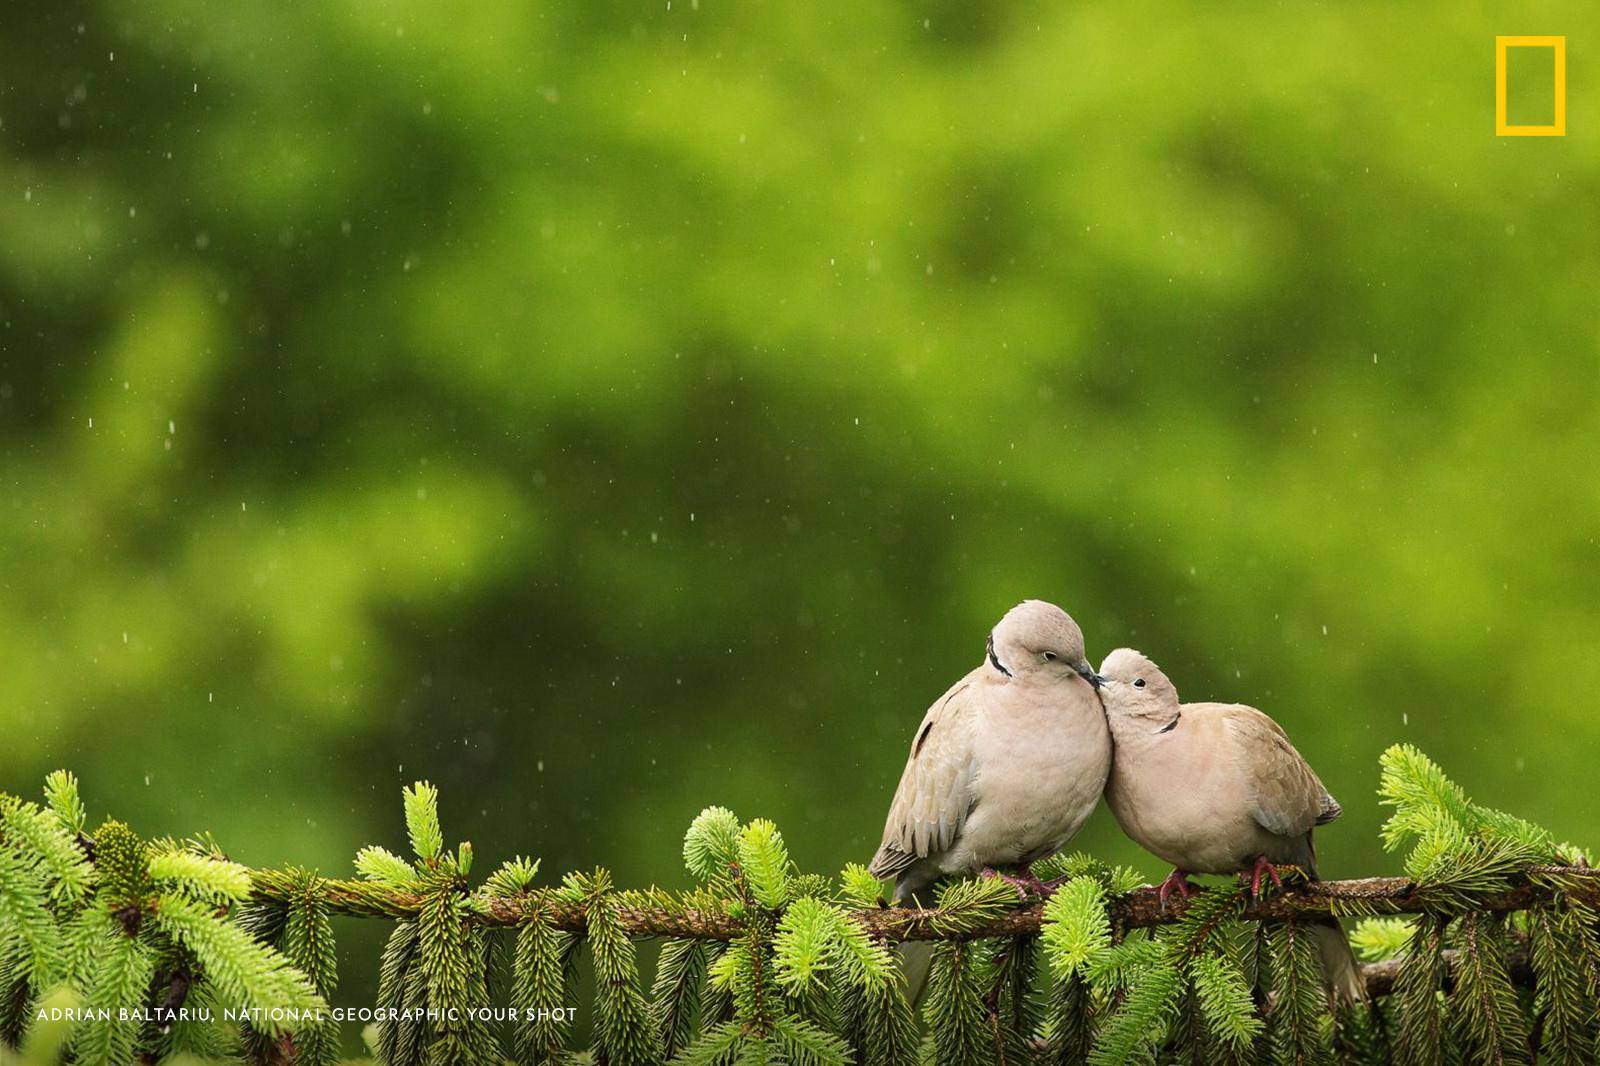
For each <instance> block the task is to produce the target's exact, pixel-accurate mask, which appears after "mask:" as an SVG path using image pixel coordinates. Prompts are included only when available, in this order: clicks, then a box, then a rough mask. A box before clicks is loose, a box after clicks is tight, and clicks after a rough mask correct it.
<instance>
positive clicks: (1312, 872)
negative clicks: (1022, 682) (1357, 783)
mask: <svg viewBox="0 0 1600 1066" xmlns="http://www.w3.org/2000/svg"><path fill="white" fill-rule="evenodd" d="M1100 674H1101V675H1102V676H1101V685H1100V698H1101V700H1102V702H1103V703H1104V705H1105V709H1106V718H1107V720H1108V721H1109V723H1110V726H1111V737H1112V742H1113V745H1114V749H1115V754H1114V755H1113V758H1112V766H1111V776H1110V779H1109V780H1108V781H1107V783H1106V803H1107V805H1108V806H1109V807H1110V808H1111V813H1112V815H1114V816H1115V817H1116V819H1117V824H1118V825H1120V826H1122V830H1123V832H1125V833H1127V834H1128V836H1130V837H1132V838H1133V840H1134V841H1135V842H1136V843H1137V844H1139V846H1141V847H1143V848H1144V849H1145V850H1146V851H1149V852H1150V853H1151V854H1153V855H1155V856H1156V857H1157V858H1159V859H1161V860H1162V861H1164V862H1169V863H1171V864H1172V867H1173V870H1172V873H1171V875H1170V876H1168V877H1167V879H1166V880H1165V881H1163V882H1162V883H1161V888H1160V899H1161V904H1162V906H1163V907H1165V906H1166V903H1167V899H1168V897H1169V896H1170V895H1171V894H1172V893H1173V892H1177V893H1179V894H1180V895H1182V896H1183V897H1184V898H1186V899H1187V898H1188V896H1189V893H1190V892H1191V891H1192V886H1191V885H1190V884H1189V879H1188V875H1189V874H1191V873H1206V874H1231V873H1237V874H1239V875H1240V877H1241V879H1242V880H1246V881H1247V883H1248V884H1249V888H1250V892H1251V894H1252V895H1254V896H1259V895H1260V894H1261V884H1262V878H1263V877H1266V878H1270V879H1271V881H1272V882H1273V883H1274V884H1275V885H1278V886H1279V887H1281V886H1282V884H1283V882H1282V880H1281V878H1280V877H1279V874H1278V870H1277V866H1279V865H1284V864H1291V865H1294V866H1297V867H1299V868H1300V869H1301V870H1303V871H1304V872H1305V874H1306V876H1307V877H1309V878H1311V879H1312V880H1316V879H1317V857H1316V852H1315V850H1314V849H1313V847H1312V842H1311V833H1312V830H1313V829H1314V828H1315V827H1316V826H1319V825H1326V824H1327V823H1328V822H1331V821H1333V820H1334V819H1335V818H1337V817H1339V815H1340V814H1341V813H1342V812H1341V811H1340V809H1339V804H1338V803H1337V802H1335V800H1334V798H1333V797H1332V796H1330V795H1329V794H1328V790H1327V789H1325V788H1323V787H1322V782H1321V780H1319V779H1318V777H1317V775H1316V772H1315V771H1313V770H1312V769H1311V767H1310V766H1309V765H1307V763H1306V761H1305V759H1303V758H1302V757H1301V756H1300V753H1299V752H1298V751H1296V750H1295V749H1294V745H1293V744H1290V743H1289V738H1288V736H1287V735H1286V734H1285V733H1284V731H1283V730H1282V729H1281V728H1279V726H1278V723H1276V722H1274V721H1273V720H1272V719H1271V718H1268V717H1267V716H1266V715H1265V714H1263V713H1262V712H1260V711H1258V710H1256V709H1255V708H1254V707H1246V706H1244V705H1243V704H1238V703H1180V702H1179V700H1178V690H1177V689H1176V688H1175V687H1173V684H1172V682H1171V681H1170V680H1169V679H1168V678H1167V675H1166V674H1164V673H1162V672H1161V670H1160V669H1159V668H1158V667H1157V666H1156V665H1155V663H1153V662H1151V661H1150V660H1149V659H1147V658H1145V657H1144V656H1143V655H1141V654H1140V653H1139V652H1136V651H1134V650H1133V649H1131V648H1118V649H1117V650H1116V651H1114V652H1112V653H1111V654H1110V655H1108V656H1106V659H1105V661H1104V662H1103V663H1101V664H1100ZM1313 929H1314V931H1315V934H1316V938H1317V946H1318V949H1319V952H1320V954H1321V956H1322V964H1323V969H1324V971H1325V972H1326V974H1327V976H1328V980H1329V983H1330V985H1331V987H1332V988H1333V991H1334V993H1335V994H1336V995H1338V996H1340V997H1342V998H1345V999H1347V1000H1350V1001H1354V1000H1357V999H1364V998H1365V989H1364V986H1363V985H1362V983H1361V979H1360V974H1359V971H1358V970H1357V969H1356V963H1355V956H1354V955H1352V954H1351V951H1350V942H1349V941H1348V940H1347V939H1346V938H1345V935H1344V931H1343V930H1342V929H1341V928H1340V926H1339V923H1338V920H1337V919H1335V918H1332V917H1329V918H1328V919H1327V920H1326V922H1325V923H1324V922H1319V923H1318V924H1316V925H1315V926H1313Z"/></svg>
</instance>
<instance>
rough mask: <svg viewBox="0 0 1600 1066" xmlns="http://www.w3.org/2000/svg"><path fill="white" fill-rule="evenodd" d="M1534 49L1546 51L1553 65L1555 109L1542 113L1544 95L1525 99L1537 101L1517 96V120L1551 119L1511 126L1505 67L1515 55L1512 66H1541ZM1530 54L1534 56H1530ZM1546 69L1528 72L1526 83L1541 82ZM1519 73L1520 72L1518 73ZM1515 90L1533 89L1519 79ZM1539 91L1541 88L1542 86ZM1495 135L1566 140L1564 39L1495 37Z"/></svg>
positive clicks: (1530, 94) (1506, 68)
mask: <svg viewBox="0 0 1600 1066" xmlns="http://www.w3.org/2000/svg"><path fill="white" fill-rule="evenodd" d="M1534 49H1538V50H1540V51H1544V50H1549V52H1550V53H1551V60H1550V61H1551V63H1552V64H1554V69H1553V70H1552V74H1553V78H1552V81H1553V84H1554V89H1553V96H1554V106H1553V108H1552V110H1550V111H1544V110H1543V100H1544V94H1543V93H1542V92H1541V93H1528V94H1526V95H1528V96H1537V97H1538V98H1537V99H1522V97H1523V96H1524V95H1525V94H1523V93H1520V92H1519V93H1517V94H1515V95H1517V96H1518V97H1519V99H1518V100H1517V101H1516V110H1517V113H1518V116H1519V117H1523V116H1527V115H1538V116H1539V117H1541V118H1542V117H1544V115H1549V116H1550V121H1549V122H1547V123H1527V122H1512V121H1511V120H1510V118H1509V115H1510V112H1511V110H1512V105H1511V101H1510V100H1509V99H1508V97H1510V96H1511V95H1513V94H1512V93H1510V92H1509V91H1508V89H1507V85H1506V82H1507V75H1508V67H1509V66H1510V63H1511V62H1512V58H1511V52H1512V51H1513V50H1516V51H1517V56H1516V60H1515V62H1516V63H1517V64H1518V67H1519V68H1521V66H1522V63H1523V61H1524V60H1527V61H1528V62H1529V63H1530V65H1531V64H1533V63H1542V59H1543V57H1542V56H1539V55H1537V54H1536V53H1533V50H1534ZM1530 53H1533V54H1530ZM1544 70H1545V68H1544V67H1542V66H1540V67H1537V68H1534V70H1533V71H1532V72H1530V74H1529V76H1528V78H1527V82H1529V83H1531V82H1534V81H1538V82H1541V83H1542V81H1543V74H1544ZM1519 73H1520V70H1519ZM1517 82H1518V88H1519V89H1521V88H1524V87H1527V88H1530V89H1531V88H1533V86H1532V85H1527V84H1526V83H1525V82H1524V80H1523V79H1522V78H1518V79H1517ZM1541 87H1542V86H1541ZM1494 135H1495V136H1496V137H1565V136H1566V135H1567V39H1566V38H1565V37H1496V38H1495V39H1494Z"/></svg>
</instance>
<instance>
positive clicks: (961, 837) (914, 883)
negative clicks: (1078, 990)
mask: <svg viewBox="0 0 1600 1066" xmlns="http://www.w3.org/2000/svg"><path fill="white" fill-rule="evenodd" d="M1098 684H1099V678H1098V677H1097V676H1096V675H1095V673H1094V671H1093V670H1092V669H1091V668H1090V666H1089V662H1088V660H1087V659H1086V658H1085V656H1084V650H1083V631H1082V630H1080V629H1079V628H1078V624H1077V623H1076V622H1074V621H1073V620H1072V618H1071V617H1070V616H1069V615H1068V614H1067V612H1065V611H1063V610H1062V609H1061V608H1059V607H1057V606H1056V605H1055V604H1053V603H1046V602H1044V601H1043V600H1024V601H1023V602H1022V603H1019V604H1017V606H1015V607H1013V608H1012V609H1011V610H1009V611H1007V612H1006V615H1005V617H1004V618H1002V619H1000V621H999V623H997V624H996V625H995V627H994V629H993V630H992V631H991V632H990V633H989V641H988V648H987V650H986V653H985V655H984V659H983V663H982V665H980V666H979V667H978V668H977V669H975V670H973V671H972V672H971V673H969V674H967V676H966V677H963V678H962V679H961V680H960V681H957V682H956V683H955V684H954V685H953V686H951V687H950V689H949V691H947V692H946V693H945V694H944V695H943V696H940V697H939V699H938V700H937V701H935V703H934V704H933V706H932V707H930V708H928V713H927V714H926V715H924V716H923V719H922V724H921V725H919V726H918V727H917V731H916V734H915V737H914V739H913V740H912V744H911V755H910V757H909V758H907V759H906V766H905V771H904V772H903V773H902V774H901V775H900V787H899V789H898V790H897V791H896V792H895V796H894V802H893V803H891V804H890V806H889V817H888V820H887V822H886V823H885V825H884V827H883V844H882V845H881V846H880V847H879V849H878V853H877V855H876V856H875V857H874V858H873V860H872V862H871V864H870V865H869V866H868V869H869V870H870V871H871V873H872V874H873V875H874V876H876V877H880V878H882V877H893V878H894V879H895V892H894V901H895V902H896V903H904V902H906V901H908V900H911V899H912V898H914V897H916V896H918V895H919V894H921V893H923V892H924V891H925V890H926V889H928V888H929V887H930V886H931V885H933V884H934V883H935V882H937V881H939V880H941V879H942V878H946V877H959V876H968V875H971V874H976V873H998V871H999V870H1000V869H1001V868H1016V869H1019V870H1020V876H1015V877H1014V876H1012V875H1008V874H1000V876H1004V877H1006V879H1007V880H1008V881H1011V882H1012V883H1014V884H1018V885H1019V886H1027V887H1032V888H1035V889H1037V888H1039V887H1041V886H1040V883H1039V881H1038V879H1037V878H1036V877H1034V875H1033V871H1032V869H1031V864H1032V863H1034V862H1036V861H1038V860H1040V859H1043V858H1045V857H1046V856H1049V855H1053V854H1054V853H1055V852H1057V851H1059V850H1060V849H1061V847H1062V845H1064V844H1065V843H1066V842H1067V841H1068V840H1070V839H1071V838H1072V836H1073V834H1075V833H1076V832H1077V831H1078V829H1079V828H1080V827H1081V826H1082V825H1083V823H1084V820H1085V819H1087V818H1088V817H1089V814H1090V812H1091V811H1093V810H1094V806H1095V803H1096V802H1098V800H1099V797H1100V794H1101V792H1102V791H1103V790H1104V788H1105V782H1106V775H1107V773H1109V771H1110V766H1111V738H1110V733H1109V731H1108V729H1107V726H1106V718H1105V711H1104V710H1103V709H1102V708H1101V706H1100V700H1099V699H1098V698H1097V697H1096V695H1095V688H1096V686H1097V685H1098Z"/></svg>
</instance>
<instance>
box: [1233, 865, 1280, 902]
mask: <svg viewBox="0 0 1600 1066" xmlns="http://www.w3.org/2000/svg"><path fill="white" fill-rule="evenodd" d="M1263 874H1264V875H1266V876H1267V877H1269V878H1271V880H1272V884H1273V886H1274V887H1276V888H1277V889H1278V890H1279V891H1282V890H1283V878H1282V877H1279V876H1278V868H1277V867H1276V866H1274V865H1272V863H1271V861H1270V860H1268V858H1267V857H1266V856H1265V855H1257V856H1256V861H1255V862H1254V863H1252V864H1251V865H1250V869H1248V870H1246V871H1244V872H1243V873H1241V874H1240V875H1239V880H1240V881H1242V882H1245V883H1247V884H1249V886H1250V896H1251V898H1252V899H1260V898H1261V877H1262V875H1263Z"/></svg>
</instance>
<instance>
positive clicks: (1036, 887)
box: [978, 866, 1051, 896]
mask: <svg viewBox="0 0 1600 1066" xmlns="http://www.w3.org/2000/svg"><path fill="white" fill-rule="evenodd" d="M978 876H979V877H998V878H999V879H1000V880H1002V881H1004V882H1005V883H1006V884H1008V885H1010V886H1011V887H1012V888H1014V889H1016V890H1017V891H1018V892H1021V893H1022V894H1023V895H1024V896H1027V895H1029V894H1030V893H1031V894H1033V895H1036V896H1048V895H1049V894H1050V892H1051V889H1050V886H1048V885H1046V884H1045V883H1044V882H1043V881H1041V880H1039V878H1038V876H1037V875H1035V874H1034V872H1033V867H1032V866H1024V867H1022V872H1021V873H1020V874H1007V873H1001V872H1000V871H999V870H994V869H990V868H989V867H984V869H983V871H982V872H981V873H980V874H979V875H978Z"/></svg>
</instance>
